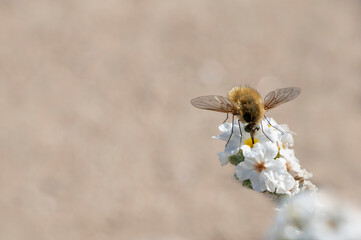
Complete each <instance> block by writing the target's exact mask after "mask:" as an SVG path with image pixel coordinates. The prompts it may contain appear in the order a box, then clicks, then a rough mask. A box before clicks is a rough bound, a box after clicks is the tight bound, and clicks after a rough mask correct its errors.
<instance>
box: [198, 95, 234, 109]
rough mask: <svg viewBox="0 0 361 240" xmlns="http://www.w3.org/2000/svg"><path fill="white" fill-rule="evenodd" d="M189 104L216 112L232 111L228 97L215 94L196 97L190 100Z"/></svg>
mask: <svg viewBox="0 0 361 240" xmlns="http://www.w3.org/2000/svg"><path fill="white" fill-rule="evenodd" d="M191 104H192V105H193V106H195V107H196V108H200V109H206V110H211V111H216V112H225V113H233V112H234V108H233V105H232V103H231V102H230V101H229V99H228V98H225V97H222V96H216V95H209V96H201V97H196V98H193V99H192V100H191Z"/></svg>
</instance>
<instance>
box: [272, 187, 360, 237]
mask: <svg viewBox="0 0 361 240" xmlns="http://www.w3.org/2000/svg"><path fill="white" fill-rule="evenodd" d="M360 226H361V215H360V213H359V212H358V211H357V210H356V211H355V210H354V209H351V208H350V207H348V206H345V204H341V203H336V202H335V201H332V200H330V198H326V197H325V196H321V195H319V194H312V193H310V192H304V193H300V194H298V195H296V196H294V197H293V198H291V199H289V202H288V204H285V205H284V206H283V208H282V209H281V210H280V211H279V213H278V215H277V217H276V224H275V226H274V227H273V229H272V230H271V232H270V234H269V237H268V239H269V240H278V239H293V240H301V239H314V240H356V239H361V229H360Z"/></svg>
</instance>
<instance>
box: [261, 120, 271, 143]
mask: <svg viewBox="0 0 361 240" xmlns="http://www.w3.org/2000/svg"><path fill="white" fill-rule="evenodd" d="M270 125H271V124H270ZM271 126H272V125H271ZM261 129H262V132H263V134H264V135H265V136H266V137H267V138H268V140H270V141H271V142H274V141H273V140H272V139H271V138H269V137H268V136H267V134H266V133H265V132H264V131H263V124H262V122H261Z"/></svg>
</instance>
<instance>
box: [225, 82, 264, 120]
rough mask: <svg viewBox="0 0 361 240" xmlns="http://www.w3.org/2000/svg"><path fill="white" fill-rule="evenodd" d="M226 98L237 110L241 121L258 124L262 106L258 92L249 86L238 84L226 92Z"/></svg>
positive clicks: (262, 110)
mask: <svg viewBox="0 0 361 240" xmlns="http://www.w3.org/2000/svg"><path fill="white" fill-rule="evenodd" d="M228 99H229V100H230V101H231V102H232V105H233V107H234V108H235V109H236V110H237V117H238V118H239V120H240V121H241V122H243V123H253V124H259V123H260V122H261V120H262V118H263V114H264V108H263V104H262V100H261V96H260V95H259V93H258V92H257V91H256V90H255V89H253V88H250V87H243V86H238V87H234V88H232V89H231V90H230V91H229V93H228Z"/></svg>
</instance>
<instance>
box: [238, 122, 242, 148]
mask: <svg viewBox="0 0 361 240" xmlns="http://www.w3.org/2000/svg"><path fill="white" fill-rule="evenodd" d="M238 127H239V133H240V135H241V138H240V142H239V146H241V145H242V137H243V136H242V128H241V123H240V121H239V120H238Z"/></svg>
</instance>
